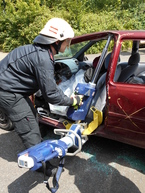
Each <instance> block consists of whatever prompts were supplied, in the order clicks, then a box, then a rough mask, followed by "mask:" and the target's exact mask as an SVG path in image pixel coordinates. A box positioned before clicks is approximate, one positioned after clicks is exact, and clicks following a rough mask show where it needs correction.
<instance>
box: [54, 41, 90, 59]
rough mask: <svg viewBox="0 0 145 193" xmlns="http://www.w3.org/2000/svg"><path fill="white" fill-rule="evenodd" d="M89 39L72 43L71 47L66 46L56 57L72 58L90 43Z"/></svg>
mask: <svg viewBox="0 0 145 193" xmlns="http://www.w3.org/2000/svg"><path fill="white" fill-rule="evenodd" d="M88 42H89V41H85V42H80V43H76V44H72V45H70V47H69V48H66V49H65V51H64V53H60V52H59V53H58V54H56V55H55V56H54V59H55V60H57V59H59V60H60V59H66V58H72V57H73V56H74V55H75V54H76V53H77V52H78V51H79V50H81V49H82V48H83V47H84V46H85V45H86V44H88Z"/></svg>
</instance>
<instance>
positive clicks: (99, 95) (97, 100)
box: [87, 53, 121, 120]
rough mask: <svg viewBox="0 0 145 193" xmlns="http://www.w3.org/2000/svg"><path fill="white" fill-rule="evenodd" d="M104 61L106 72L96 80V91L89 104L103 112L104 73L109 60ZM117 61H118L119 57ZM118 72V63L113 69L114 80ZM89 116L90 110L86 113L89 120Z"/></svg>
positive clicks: (119, 70)
mask: <svg viewBox="0 0 145 193" xmlns="http://www.w3.org/2000/svg"><path fill="white" fill-rule="evenodd" d="M109 56H111V53H110V54H109ZM109 56H108V57H109ZM106 61H108V62H105V65H104V66H105V70H106V72H105V73H104V74H102V75H101V77H100V78H99V79H98V82H97V85H96V93H95V96H94V98H93V101H92V105H91V106H94V107H95V108H96V109H97V110H99V111H102V112H104V108H105V105H106V75H107V69H108V65H109V60H106ZM118 61H120V58H119V60H118ZM120 73H121V66H120V65H118V66H117V68H116V71H115V75H114V81H115V82H116V81H117V80H118V78H119V76H120ZM91 117H92V112H91V110H90V111H89V113H88V115H87V119H88V120H89V119H91Z"/></svg>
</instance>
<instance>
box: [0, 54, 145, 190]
mask: <svg viewBox="0 0 145 193" xmlns="http://www.w3.org/2000/svg"><path fill="white" fill-rule="evenodd" d="M5 55H6V54H3V53H0V59H2V57H4V56H5ZM42 128H44V129H47V130H48V132H49V138H50V139H51V138H56V137H57V136H55V135H54V134H53V129H52V128H51V127H48V126H44V125H42ZM23 150H24V146H23V144H22V142H21V140H20V138H19V137H18V136H17V134H16V133H15V132H14V131H11V132H7V131H4V130H2V129H0V193H28V192H30V193H39V192H41V193H42V192H43V193H48V192H49V191H48V190H47V188H46V186H45V184H44V183H43V174H41V173H37V172H32V171H29V170H27V169H23V168H19V167H18V165H17V154H18V153H20V152H21V151H23ZM144 154H145V150H144V149H141V148H137V147H133V146H130V145H126V144H122V143H119V142H115V141H112V140H108V139H104V138H100V137H91V138H90V139H89V141H88V142H87V143H86V144H85V145H84V146H83V149H82V151H81V152H80V153H78V154H77V155H76V156H74V157H68V156H67V157H66V160H65V167H64V171H63V173H62V175H61V178H60V180H59V186H60V187H59V190H58V191H57V192H58V193H145V186H144V182H145V156H144ZM50 180H51V179H50Z"/></svg>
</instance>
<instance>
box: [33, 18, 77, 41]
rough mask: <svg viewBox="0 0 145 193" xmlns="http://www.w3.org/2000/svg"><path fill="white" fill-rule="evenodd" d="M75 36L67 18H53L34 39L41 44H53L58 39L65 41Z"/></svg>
mask: <svg viewBox="0 0 145 193" xmlns="http://www.w3.org/2000/svg"><path fill="white" fill-rule="evenodd" d="M73 37H74V31H73V29H72V27H71V26H70V25H69V24H68V23H67V22H66V21H65V20H63V19H60V18H52V19H50V20H49V21H48V22H47V23H46V25H45V26H44V28H43V29H42V30H41V31H40V33H39V35H38V36H37V37H36V38H35V39H34V42H35V43H40V44H53V43H55V42H56V41H58V40H59V41H63V40H65V39H67V38H73Z"/></svg>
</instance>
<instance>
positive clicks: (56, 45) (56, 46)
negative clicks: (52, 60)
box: [52, 41, 63, 54]
mask: <svg viewBox="0 0 145 193" xmlns="http://www.w3.org/2000/svg"><path fill="white" fill-rule="evenodd" d="M62 43H63V41H59V42H58V44H56V42H55V43H53V44H52V46H53V47H54V49H55V51H56V54H58V52H59V50H60V48H61V44H62Z"/></svg>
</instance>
